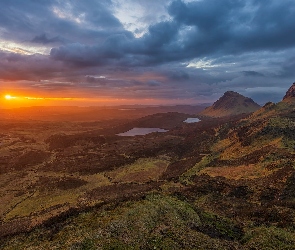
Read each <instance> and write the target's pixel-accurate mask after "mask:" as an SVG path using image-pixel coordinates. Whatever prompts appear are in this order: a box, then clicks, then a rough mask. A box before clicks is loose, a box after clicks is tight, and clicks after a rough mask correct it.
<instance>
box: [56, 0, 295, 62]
mask: <svg viewBox="0 0 295 250" xmlns="http://www.w3.org/2000/svg"><path fill="white" fill-rule="evenodd" d="M294 6H295V4H294V2H293V1H291V0H286V1H280V2H278V1H275V0H270V1H267V2H265V1H254V0H252V1H251V0H249V1H244V0H243V1H241V0H224V1H216V0H206V1H196V2H189V3H184V2H182V1H174V2H172V3H171V5H170V6H169V8H168V10H169V14H170V16H171V18H172V19H171V20H170V21H165V22H159V23H157V24H154V25H152V26H150V27H149V29H148V32H147V33H146V34H145V35H144V36H143V37H141V38H134V37H133V36H132V35H130V34H129V35H126V34H122V33H117V34H116V35H112V36H110V37H109V38H108V39H107V40H106V41H104V42H103V43H99V44H96V45H93V46H88V45H84V44H79V45H78V44H71V45H67V46H63V47H59V48H54V49H52V51H51V56H52V57H53V58H55V59H57V60H65V61H72V62H76V63H78V64H79V63H81V62H82V63H83V64H86V65H96V64H97V65H108V64H110V63H113V62H112V60H114V59H115V60H120V61H121V63H122V64H127V65H133V64H134V62H137V63H138V64H139V65H140V66H142V65H157V64H159V63H167V62H172V61H180V60H190V59H193V58H198V57H199V58H201V57H203V56H206V57H212V58H214V57H217V56H221V55H223V54H243V53H247V52H252V51H272V50H273V51H275V50H282V49H287V48H290V47H294V45H295V32H293V31H294V30H295V15H293V13H294V12H293V11H294ZM117 62H118V61H117Z"/></svg>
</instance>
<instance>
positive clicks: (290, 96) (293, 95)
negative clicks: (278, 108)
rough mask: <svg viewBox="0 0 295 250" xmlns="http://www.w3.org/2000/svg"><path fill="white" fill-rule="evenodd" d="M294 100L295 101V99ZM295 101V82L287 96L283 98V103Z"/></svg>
mask: <svg viewBox="0 0 295 250" xmlns="http://www.w3.org/2000/svg"><path fill="white" fill-rule="evenodd" d="M293 98H294V99H293ZM291 100H292V101H295V82H294V83H293V84H292V86H291V87H290V88H289V89H288V91H287V92H286V95H285V96H284V98H283V101H291Z"/></svg>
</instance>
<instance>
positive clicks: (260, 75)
mask: <svg viewBox="0 0 295 250" xmlns="http://www.w3.org/2000/svg"><path fill="white" fill-rule="evenodd" d="M242 73H243V74H244V75H245V76H258V77H262V76H264V74H262V73H259V72H256V71H251V70H250V71H243V72H242Z"/></svg>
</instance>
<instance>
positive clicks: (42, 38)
mask: <svg viewBox="0 0 295 250" xmlns="http://www.w3.org/2000/svg"><path fill="white" fill-rule="evenodd" d="M31 42H32V43H41V44H52V43H65V40H64V39H62V38H60V37H59V36H55V37H52V38H48V37H47V35H46V34H42V35H40V36H35V37H34V38H33V39H32V40H31Z"/></svg>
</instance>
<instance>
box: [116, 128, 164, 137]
mask: <svg viewBox="0 0 295 250" xmlns="http://www.w3.org/2000/svg"><path fill="white" fill-rule="evenodd" d="M167 131H168V130H166V129H162V128H133V129H130V130H128V131H127V132H124V133H120V134H117V135H119V136H136V135H147V134H150V133H154V132H160V133H164V132H167Z"/></svg>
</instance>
